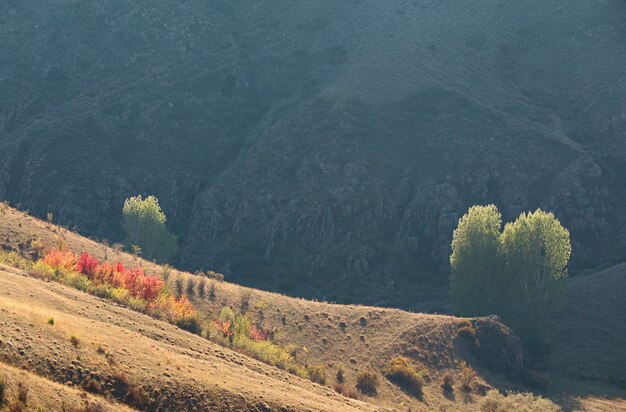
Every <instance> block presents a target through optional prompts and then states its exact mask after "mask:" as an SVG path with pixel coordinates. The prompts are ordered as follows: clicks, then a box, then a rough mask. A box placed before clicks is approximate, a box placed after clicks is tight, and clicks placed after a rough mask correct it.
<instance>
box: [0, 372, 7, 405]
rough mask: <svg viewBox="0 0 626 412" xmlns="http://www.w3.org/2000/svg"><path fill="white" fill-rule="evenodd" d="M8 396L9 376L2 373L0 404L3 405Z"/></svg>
mask: <svg viewBox="0 0 626 412" xmlns="http://www.w3.org/2000/svg"><path fill="white" fill-rule="evenodd" d="M6 397H7V378H6V376H4V375H0V405H3V404H4V402H5V401H6Z"/></svg>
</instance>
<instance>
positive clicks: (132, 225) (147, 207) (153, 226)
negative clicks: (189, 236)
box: [122, 196, 178, 262]
mask: <svg viewBox="0 0 626 412" xmlns="http://www.w3.org/2000/svg"><path fill="white" fill-rule="evenodd" d="M122 214H123V216H124V231H125V232H126V247H127V248H128V249H130V250H133V251H134V252H139V251H140V252H141V255H142V256H143V257H145V258H146V259H150V260H155V261H158V262H167V261H169V260H170V259H172V258H173V257H174V256H176V253H178V238H177V237H176V235H174V234H172V233H170V232H169V231H168V230H167V227H166V225H165V223H166V222H167V219H166V217H165V214H164V213H163V211H162V210H161V206H160V205H159V201H158V199H157V198H156V197H154V196H148V197H146V198H145V199H143V198H142V197H141V196H135V197H131V198H128V199H126V201H125V202H124V208H123V209H122Z"/></svg>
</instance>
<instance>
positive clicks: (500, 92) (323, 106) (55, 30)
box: [0, 0, 626, 309]
mask: <svg viewBox="0 0 626 412" xmlns="http://www.w3.org/2000/svg"><path fill="white" fill-rule="evenodd" d="M0 47H1V49H2V53H0V199H8V200H9V201H11V202H12V203H13V204H19V205H21V206H22V207H23V208H25V209H29V210H30V211H31V212H33V213H35V214H38V215H39V216H45V214H46V213H47V212H49V211H50V212H52V213H53V215H54V218H55V221H58V222H60V223H62V224H65V225H68V226H70V227H74V226H76V227H78V228H79V229H80V230H81V232H83V233H86V234H89V235H91V236H94V237H107V238H110V240H111V241H117V240H120V239H121V233H118V234H111V231H110V227H120V229H121V225H120V224H119V222H120V220H121V215H120V211H121V206H122V203H123V200H124V198H125V197H128V196H130V195H135V194H137V193H144V194H146V193H152V194H155V195H156V196H157V197H158V198H159V199H160V201H161V204H162V206H163V208H164V211H165V212H166V214H167V216H168V217H169V218H170V223H171V226H172V229H173V231H174V232H176V233H177V234H178V235H179V237H180V238H181V239H182V251H181V256H180V264H181V265H182V266H183V267H186V268H189V269H197V268H205V267H212V268H216V269H220V270H222V271H224V272H226V273H230V274H231V275H230V278H231V279H234V280H237V281H241V282H244V283H247V284H250V285H253V286H262V287H264V288H271V289H276V290H280V291H285V292H290V293H293V294H298V295H304V296H310V297H318V298H326V299H331V300H341V301H359V302H364V303H369V304H379V305H386V304H394V305H403V306H405V307H416V308H420V309H440V308H441V302H442V301H443V300H445V290H444V287H443V285H445V278H446V274H447V268H446V265H447V263H446V262H447V258H448V254H449V244H450V238H451V235H452V230H453V228H454V227H455V226H456V222H457V220H458V218H459V216H460V215H461V214H462V213H464V212H465V210H467V207H468V205H472V204H476V203H485V202H489V203H490V202H495V203H496V204H497V205H498V207H499V208H500V210H502V211H503V213H504V215H505V218H507V219H508V218H510V217H513V216H515V215H516V214H518V213H519V212H521V211H523V210H527V209H534V208H536V207H542V208H545V209H549V210H554V211H556V212H557V215H558V216H559V217H560V218H561V220H562V221H563V223H564V225H565V226H567V227H568V228H569V229H570V230H571V232H572V237H573V243H574V253H573V256H574V262H573V269H575V270H576V269H580V268H586V267H593V266H595V265H597V264H598V263H600V262H607V261H611V260H619V259H620V257H621V258H623V257H624V255H625V254H626V229H625V228H626V225H625V223H626V214H625V212H624V210H625V209H624V208H623V202H624V200H626V185H624V176H625V175H626V161H624V159H625V157H624V155H625V154H626V71H625V70H624V67H626V5H625V4H624V3H623V2H622V1H618V0H602V1H601V0H567V1H566V0H555V1H550V2H545V1H540V0H529V1H525V2H492V1H486V0H480V1H473V2H463V1H460V0H455V1H440V0H437V1H435V0H417V1H405V0H396V1H388V0H382V1H381V0H361V1H359V0H350V1H347V0H346V1H329V0H321V1H315V2H296V1H283V2H275V1H268V0H255V1H252V0H241V1H238V2H230V1H212V2H207V1H200V0H191V1H185V2H166V1H159V2H154V1H148V0H135V1H129V0H106V1H100V2H95V3H94V2H78V1H73V0H49V1H46V2H41V1H34V0H4V1H2V2H0ZM115 236H117V238H114V239H112V238H111V237H115ZM374 284H375V285H376V286H377V287H376V288H373V287H372V286H373V285H374ZM373 289H374V290H373ZM398 291H402V292H398ZM403 294H404V295H403ZM416 302H419V303H416ZM416 305H417V306H416Z"/></svg>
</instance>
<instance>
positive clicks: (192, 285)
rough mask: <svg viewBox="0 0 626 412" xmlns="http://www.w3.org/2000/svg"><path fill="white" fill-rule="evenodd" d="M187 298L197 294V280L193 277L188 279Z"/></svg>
mask: <svg viewBox="0 0 626 412" xmlns="http://www.w3.org/2000/svg"><path fill="white" fill-rule="evenodd" d="M186 292H187V296H193V295H195V294H196V280H195V279H194V278H193V276H189V277H188V278H187V289H186Z"/></svg>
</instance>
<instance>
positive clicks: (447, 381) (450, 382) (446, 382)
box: [441, 372, 454, 392]
mask: <svg viewBox="0 0 626 412" xmlns="http://www.w3.org/2000/svg"><path fill="white" fill-rule="evenodd" d="M441 388H442V389H443V390H444V391H445V392H452V391H453V389H454V376H453V375H452V374H451V373H450V372H446V373H445V374H444V375H443V377H442V378H441Z"/></svg>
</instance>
